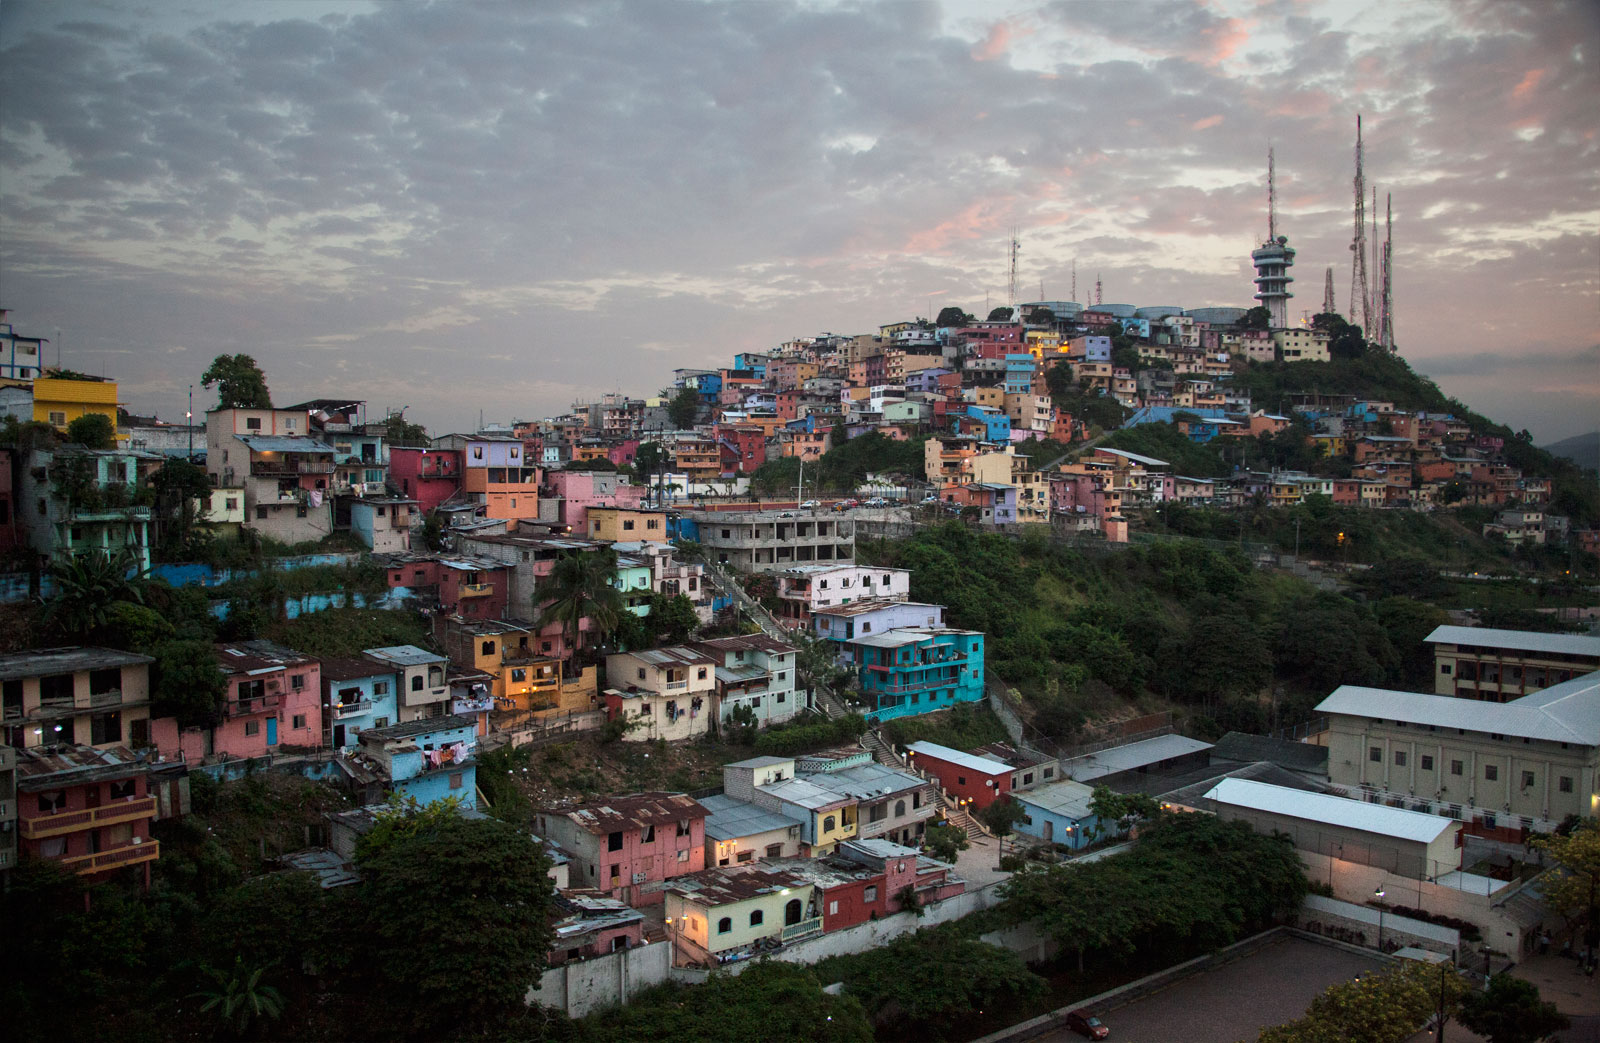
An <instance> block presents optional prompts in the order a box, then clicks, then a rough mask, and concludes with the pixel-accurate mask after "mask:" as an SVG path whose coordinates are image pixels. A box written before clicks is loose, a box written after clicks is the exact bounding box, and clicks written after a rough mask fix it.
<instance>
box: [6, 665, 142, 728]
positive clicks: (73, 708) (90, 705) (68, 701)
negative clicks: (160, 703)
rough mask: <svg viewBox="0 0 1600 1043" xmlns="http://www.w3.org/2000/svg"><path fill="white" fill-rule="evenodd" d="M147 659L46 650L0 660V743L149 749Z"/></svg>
mask: <svg viewBox="0 0 1600 1043" xmlns="http://www.w3.org/2000/svg"><path fill="white" fill-rule="evenodd" d="M153 662H155V660H153V659H151V658H150V657H149V656H143V655H137V654H135V653H133V652H122V651H117V650H115V649H110V648H47V649H40V650H38V651H33V652H18V653H16V654H14V655H7V656H0V687H3V693H4V694H3V700H0V725H3V727H4V739H5V743H4V744H5V745H7V746H14V747H17V748H18V749H31V748H33V747H36V746H56V745H67V746H72V745H82V746H90V747H94V748H96V749H110V748H113V747H117V746H122V745H129V746H133V747H134V748H136V749H137V748H140V747H145V746H149V745H150V744H151V742H150V664H151V663H153Z"/></svg>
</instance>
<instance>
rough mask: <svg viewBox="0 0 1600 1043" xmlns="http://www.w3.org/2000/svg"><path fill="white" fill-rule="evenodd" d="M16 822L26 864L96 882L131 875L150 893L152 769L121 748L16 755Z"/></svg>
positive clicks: (156, 846)
mask: <svg viewBox="0 0 1600 1043" xmlns="http://www.w3.org/2000/svg"><path fill="white" fill-rule="evenodd" d="M15 756H16V758H17V759H16V786H17V794H16V818H17V833H18V836H19V837H20V844H19V846H20V848H21V850H22V853H23V854H24V855H25V856H28V857H31V858H41V859H49V860H50V861H53V862H56V863H57V864H59V865H60V866H62V867H63V868H65V869H68V870H70V871H72V872H75V873H77V874H79V875H81V876H87V877H90V878H93V879H96V880H103V879H107V878H108V877H109V875H110V874H111V873H114V872H116V871H118V870H122V869H128V868H136V871H137V872H138V874H139V877H140V879H141V881H142V883H143V885H144V886H145V887H149V886H150V863H151V862H154V861H155V860H156V859H157V858H159V857H160V855H161V843H160V842H159V841H157V840H154V839H152V838H151V836H150V827H151V824H152V823H153V822H154V821H155V818H156V799H155V798H154V797H153V796H151V795H150V788H149V773H150V767H149V765H148V764H146V763H145V760H144V758H143V757H141V756H136V755H135V754H134V753H133V752H132V751H130V750H128V749H127V748H126V747H121V746H112V747H107V748H106V749H95V748H93V747H90V746H73V745H60V746H47V747H36V748H33V749H26V750H19V751H17V752H16V755H15Z"/></svg>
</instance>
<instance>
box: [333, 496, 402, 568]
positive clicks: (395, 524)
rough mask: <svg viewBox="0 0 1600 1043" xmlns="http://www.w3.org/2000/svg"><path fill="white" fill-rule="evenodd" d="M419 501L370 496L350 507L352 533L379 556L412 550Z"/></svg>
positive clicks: (395, 497)
mask: <svg viewBox="0 0 1600 1043" xmlns="http://www.w3.org/2000/svg"><path fill="white" fill-rule="evenodd" d="M416 507H417V501H415V500H408V499H405V498H404V497H400V496H382V497H371V498H363V499H360V500H356V501H355V502H353V503H351V504H350V531H351V532H353V533H355V535H356V538H357V539H359V540H360V541H361V542H362V543H363V544H365V545H366V547H367V548H368V549H369V550H371V551H372V552H373V553H376V554H404V553H405V552H407V551H409V550H410V549H411V522H412V516H413V515H414V514H415V513H416Z"/></svg>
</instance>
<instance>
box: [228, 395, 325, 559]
mask: <svg viewBox="0 0 1600 1043" xmlns="http://www.w3.org/2000/svg"><path fill="white" fill-rule="evenodd" d="M310 431H311V418H310V414H308V413H307V412H305V411H304V410H293V409H214V410H212V411H211V412H209V413H207V414H206V472H207V473H208V474H209V475H210V476H211V479H212V481H213V482H215V483H216V484H217V485H219V486H243V487H244V506H245V519H244V524H245V527H246V528H248V529H253V530H255V531H257V532H260V533H262V534H264V535H268V536H271V537H273V538H274V539H277V540H281V541H283V542H284V543H303V542H306V541H309V540H320V539H322V538H323V537H325V536H328V535H331V534H332V532H333V500H332V492H333V489H332V485H333V472H334V463H333V446H331V445H329V444H328V443H326V442H323V441H321V440H320V439H317V438H313V437H311V435H310Z"/></svg>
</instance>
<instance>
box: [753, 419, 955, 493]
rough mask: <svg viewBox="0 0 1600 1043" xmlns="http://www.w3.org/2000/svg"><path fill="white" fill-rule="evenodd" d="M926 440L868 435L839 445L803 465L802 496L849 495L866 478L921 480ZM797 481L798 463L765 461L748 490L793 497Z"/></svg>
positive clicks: (787, 459) (795, 461)
mask: <svg viewBox="0 0 1600 1043" xmlns="http://www.w3.org/2000/svg"><path fill="white" fill-rule="evenodd" d="M926 441H927V438H926V436H924V437H919V438H911V439H907V440H904V441H901V440H899V439H895V438H889V437H888V436H886V435H882V434H879V433H878V432H876V431H869V432H867V433H866V434H864V435H861V436H859V437H856V438H851V439H847V440H845V441H843V442H839V443H838V444H836V445H835V446H834V447H833V448H832V449H829V450H828V451H827V452H826V453H823V454H822V457H821V459H819V460H817V461H816V462H815V463H810V464H807V465H806V469H805V471H806V495H807V496H808V497H809V496H810V495H811V494H812V492H838V493H848V492H853V491H854V490H855V489H856V487H857V486H859V485H860V484H861V483H862V481H863V480H865V478H866V477H867V475H868V474H880V473H887V474H904V475H908V476H910V477H912V478H922V477H924V476H925V475H926V474H927V470H926V465H925V463H924V460H923V449H922V446H923V443H924V442H926ZM799 481H800V461H799V459H797V458H796V457H792V456H786V457H783V458H782V459H778V460H769V461H767V462H766V463H764V464H762V465H761V466H760V467H758V468H756V470H755V473H754V474H752V475H751V476H750V485H751V488H752V489H754V490H756V491H757V492H760V493H762V494H764V495H768V496H774V495H775V496H793V495H794V492H795V489H796V487H797V486H798V485H799Z"/></svg>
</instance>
